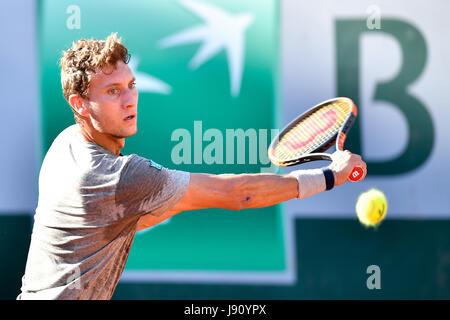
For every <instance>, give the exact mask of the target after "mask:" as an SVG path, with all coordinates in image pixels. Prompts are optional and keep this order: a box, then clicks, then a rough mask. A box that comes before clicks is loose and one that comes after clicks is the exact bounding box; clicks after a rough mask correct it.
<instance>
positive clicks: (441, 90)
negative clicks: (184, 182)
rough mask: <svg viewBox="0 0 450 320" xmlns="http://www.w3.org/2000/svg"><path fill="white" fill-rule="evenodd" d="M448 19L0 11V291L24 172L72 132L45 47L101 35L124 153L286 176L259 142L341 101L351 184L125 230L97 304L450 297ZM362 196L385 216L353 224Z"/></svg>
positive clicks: (193, 7) (32, 175) (194, 166)
mask: <svg viewBox="0 0 450 320" xmlns="http://www.w3.org/2000/svg"><path fill="white" fill-rule="evenodd" d="M449 10H450V3H449V2H447V1H444V0H432V1H429V2H426V3H425V2H423V1H403V0H396V1H375V0H374V1H359V0H344V1H339V2H338V1H331V0H318V1H314V2H311V1H300V0H279V1H276V0H247V1H238V0H185V1H175V0H152V1H144V0H129V1H114V2H111V1H106V0H99V1H88V0H79V1H76V0H62V1H60V0H58V1H57V0H41V1H33V0H19V1H4V2H3V3H2V10H1V11H0V35H1V39H2V41H1V50H0V94H1V97H2V99H1V101H2V106H1V110H2V115H3V122H4V124H3V125H2V126H0V141H1V147H2V156H1V157H0V166H1V169H2V170H1V179H0V257H1V264H0V284H1V285H0V298H1V299H15V298H16V296H17V295H18V294H19V290H20V286H21V277H22V275H23V273H24V270H25V263H26V257H27V253H28V247H29V244H30V238H31V230H32V226H33V215H34V210H35V208H36V206H37V201H38V177H39V170H40V166H41V162H42V159H43V157H44V156H45V154H46V152H47V150H48V148H49V147H50V145H51V143H52V141H53V139H54V138H55V137H56V136H57V135H58V133H59V132H61V131H62V130H63V129H64V128H66V127H67V126H69V125H71V124H73V123H74V120H73V114H72V111H71V109H70V108H69V106H68V104H67V102H66V101H65V100H64V98H63V96H62V91H61V84H60V77H59V65H58V63H59V59H60V57H61V52H62V51H63V50H66V49H67V48H69V47H70V46H71V44H72V41H76V40H78V39H81V38H98V39H105V38H106V37H107V36H108V35H109V34H110V33H112V32H117V33H118V35H119V36H120V37H122V39H123V43H124V44H125V45H126V46H127V48H128V49H129V52H130V53H131V56H132V59H131V61H130V67H131V68H132V70H133V72H134V74H135V76H136V78H137V87H138V90H139V92H140V96H139V118H138V119H139V120H138V126H139V131H138V134H137V135H136V136H134V137H131V138H129V139H127V142H126V145H125V148H124V150H123V153H126V154H130V153H137V154H139V155H141V156H144V157H147V158H149V159H152V160H154V161H155V162H157V163H160V164H162V165H163V166H165V167H168V168H171V169H178V170H186V171H190V172H208V173H244V172H276V173H284V172H288V170H281V169H277V168H274V167H273V166H270V164H269V162H268V159H267V156H266V154H265V152H266V149H267V146H268V143H270V141H271V137H272V135H273V133H274V132H275V133H276V130H277V129H281V128H282V127H283V126H284V125H286V124H287V123H288V122H289V121H290V120H291V119H292V118H293V117H295V116H296V115H298V114H299V113H301V112H303V111H305V110H306V109H308V108H310V107H312V106H314V105H316V104H317V103H319V102H321V101H323V100H327V99H330V98H333V97H336V96H347V97H350V98H352V99H353V101H354V102H355V103H356V105H357V106H358V111H359V114H358V118H357V122H356V123H355V125H354V126H353V128H352V131H351V133H350V135H349V137H348V140H347V142H346V146H345V147H346V148H347V149H349V150H351V151H352V152H354V153H359V154H361V155H362V156H363V159H364V160H365V161H366V162H367V165H368V176H367V178H366V179H365V180H364V181H363V182H360V183H354V184H352V183H346V184H345V185H343V186H341V187H339V188H336V189H334V190H333V191H331V192H326V193H322V194H319V195H316V196H314V197H311V198H307V199H304V200H301V201H299V200H291V201H288V202H286V203H284V204H281V205H277V206H273V207H269V208H264V209H254V210H243V211H240V212H233V211H227V210H219V209H214V210H201V211H197V212H184V213H181V214H179V215H177V216H175V217H173V218H171V219H169V220H167V221H165V222H164V223H162V224H160V225H158V226H156V227H154V228H151V229H148V230H144V231H140V232H138V233H137V234H136V237H135V241H134V244H133V247H132V250H131V253H130V257H129V259H128V262H127V265H126V267H125V271H124V273H123V276H122V278H121V280H120V282H119V285H118V287H117V289H116V291H115V294H114V296H113V299H449V298H450V236H449V234H450V220H449V218H450V209H449V208H450V197H449V196H448V194H449V187H448V181H449V179H450V171H449V170H448V165H447V158H448V156H449V155H450V148H449V147H450V141H449V140H450V138H449V137H450V128H449V126H448V125H447V122H448V120H449V119H450V108H448V106H447V105H446V101H448V98H449V96H448V95H449V90H448V89H447V88H449V87H450V80H449V74H450V64H449V63H448V57H449V54H450V41H449V40H448V39H447V37H446V35H447V34H448V33H449V32H450V30H449V29H450V25H449V24H448V23H447V22H446V21H447V16H446V14H447V12H449ZM304 167H305V168H307V167H308V166H304ZM374 187H375V188H379V189H381V190H382V191H384V193H385V194H386V196H387V199H388V213H387V217H386V220H385V221H384V222H383V223H382V224H381V225H380V226H379V227H378V228H377V229H366V228H364V227H363V226H362V225H361V224H359V222H358V220H357V218H356V214H355V203H356V199H357V197H358V195H359V194H360V193H362V192H364V191H367V190H368V189H370V188H374ZM374 270H375V271H374Z"/></svg>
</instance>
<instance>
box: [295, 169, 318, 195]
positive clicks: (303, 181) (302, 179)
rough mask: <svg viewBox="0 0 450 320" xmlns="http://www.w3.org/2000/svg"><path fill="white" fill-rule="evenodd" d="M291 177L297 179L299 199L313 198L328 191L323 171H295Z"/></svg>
mask: <svg viewBox="0 0 450 320" xmlns="http://www.w3.org/2000/svg"><path fill="white" fill-rule="evenodd" d="M289 175H291V176H294V177H296V178H297V181H298V197H297V198H298V199H303V198H306V197H309V196H312V195H314V194H316V193H319V192H323V191H325V190H326V189H327V186H326V182H325V176H324V174H323V171H322V169H309V170H295V171H292V172H290V173H289Z"/></svg>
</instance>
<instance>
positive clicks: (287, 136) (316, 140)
mask: <svg viewBox="0 0 450 320" xmlns="http://www.w3.org/2000/svg"><path fill="white" fill-rule="evenodd" d="M357 114H358V110H357V108H356V106H355V104H354V103H353V101H352V100H351V99H349V98H345V97H339V98H334V99H330V100H327V101H324V102H322V103H320V104H318V105H316V106H315V107H313V108H311V109H309V110H308V111H306V112H305V113H303V114H301V115H300V116H298V117H297V118H296V119H295V120H294V121H292V122H291V123H289V124H288V125H287V126H286V127H285V128H284V129H283V130H282V131H281V132H280V133H279V134H278V136H277V137H275V138H274V139H273V141H272V143H271V144H270V146H269V149H268V156H269V159H270V161H271V162H272V163H273V164H275V165H277V166H279V167H288V166H294V165H297V164H301V163H305V162H310V161H317V160H328V161H331V160H332V159H331V154H329V153H324V152H325V151H326V150H328V149H329V148H330V147H331V146H333V144H335V143H336V150H343V148H344V142H345V139H346V137H347V134H348V132H349V130H350V128H351V127H352V125H353V122H354V121H355V119H356V116H357ZM363 177H364V171H363V168H361V167H360V166H356V167H355V168H353V170H352V172H351V173H350V176H349V178H348V179H349V180H350V181H352V182H356V181H359V180H361V179H362V178H363Z"/></svg>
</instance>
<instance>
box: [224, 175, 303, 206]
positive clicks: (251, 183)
mask: <svg viewBox="0 0 450 320" xmlns="http://www.w3.org/2000/svg"><path fill="white" fill-rule="evenodd" d="M235 179H236V181H235V182H234V183H235V186H234V188H233V189H234V190H233V195H232V196H233V197H237V198H238V201H237V202H238V203H239V206H238V209H248V208H262V207H269V206H272V205H275V204H278V203H281V202H283V201H287V200H290V199H293V198H296V197H297V196H298V182H297V179H296V178H295V177H293V176H291V175H278V174H271V173H261V174H240V175H237V176H236V177H235Z"/></svg>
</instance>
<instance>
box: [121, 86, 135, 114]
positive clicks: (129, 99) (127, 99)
mask: <svg viewBox="0 0 450 320" xmlns="http://www.w3.org/2000/svg"><path fill="white" fill-rule="evenodd" d="M137 101H138V93H137V91H136V90H127V91H126V94H125V95H124V96H123V101H122V102H123V103H122V105H123V107H124V108H125V109H129V108H133V107H136V105H137Z"/></svg>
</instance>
